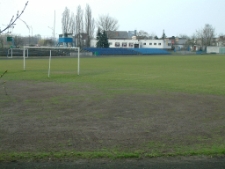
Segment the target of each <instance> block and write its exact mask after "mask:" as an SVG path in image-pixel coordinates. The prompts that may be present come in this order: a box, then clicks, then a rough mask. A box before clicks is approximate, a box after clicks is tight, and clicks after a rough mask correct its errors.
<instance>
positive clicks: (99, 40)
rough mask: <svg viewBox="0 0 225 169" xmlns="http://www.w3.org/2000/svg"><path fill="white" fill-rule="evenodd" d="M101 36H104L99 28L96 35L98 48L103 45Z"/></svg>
mask: <svg viewBox="0 0 225 169" xmlns="http://www.w3.org/2000/svg"><path fill="white" fill-rule="evenodd" d="M101 37H102V34H101V32H100V29H98V31H97V35H96V39H97V44H96V47H97V48H100V47H101Z"/></svg>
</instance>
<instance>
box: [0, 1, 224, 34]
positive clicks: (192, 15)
mask: <svg viewBox="0 0 225 169" xmlns="http://www.w3.org/2000/svg"><path fill="white" fill-rule="evenodd" d="M26 2H27V0H0V28H1V29H3V28H4V27H5V25H7V24H8V23H9V21H10V19H11V17H12V16H13V15H16V13H17V11H18V10H19V11H21V10H22V9H23V7H24V5H25V3H26ZM86 4H89V5H90V7H91V9H92V13H93V17H94V19H95V20H98V17H99V16H100V15H105V14H109V16H111V17H114V18H116V19H117V20H118V23H119V29H118V30H119V31H133V30H138V31H139V30H144V31H146V32H148V33H149V34H152V33H154V34H156V35H157V36H159V37H161V36H162V32H163V30H165V33H166V36H179V35H180V34H186V35H188V36H191V35H193V33H195V32H196V30H198V29H201V28H203V27H204V25H205V24H211V25H212V26H213V27H214V28H215V31H216V34H217V35H219V34H225V22H224V19H225V10H224V7H225V0H59V1H58V0H29V3H28V6H27V8H26V10H25V13H24V14H22V16H21V19H22V20H24V21H25V22H26V23H27V24H28V25H29V27H30V34H31V35H32V34H33V35H36V34H40V35H41V36H42V37H51V36H52V29H50V28H49V27H51V28H52V27H53V23H54V11H56V27H55V30H56V34H57V36H58V34H60V33H62V25H61V19H62V13H63V11H64V10H65V7H68V8H69V9H70V11H71V12H74V13H76V10H77V6H78V5H81V7H82V9H83V10H85V6H86ZM13 33H14V34H18V35H23V36H28V35H29V29H28V28H27V27H26V25H25V24H24V23H23V22H22V21H20V20H18V21H17V22H16V25H15V28H14V29H13Z"/></svg>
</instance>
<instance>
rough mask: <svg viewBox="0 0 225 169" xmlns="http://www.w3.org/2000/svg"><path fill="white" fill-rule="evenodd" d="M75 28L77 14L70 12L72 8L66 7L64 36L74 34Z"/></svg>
mask: <svg viewBox="0 0 225 169" xmlns="http://www.w3.org/2000/svg"><path fill="white" fill-rule="evenodd" d="M74 28H75V16H74V14H73V13H71V14H70V10H69V9H68V8H67V7H66V8H65V10H64V12H63V14H62V32H63V34H64V36H67V35H68V34H73V33H74Z"/></svg>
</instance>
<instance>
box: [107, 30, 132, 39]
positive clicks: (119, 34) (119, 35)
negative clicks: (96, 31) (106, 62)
mask: <svg viewBox="0 0 225 169" xmlns="http://www.w3.org/2000/svg"><path fill="white" fill-rule="evenodd" d="M106 34H107V37H108V39H129V36H128V33H127V32H126V31H106Z"/></svg>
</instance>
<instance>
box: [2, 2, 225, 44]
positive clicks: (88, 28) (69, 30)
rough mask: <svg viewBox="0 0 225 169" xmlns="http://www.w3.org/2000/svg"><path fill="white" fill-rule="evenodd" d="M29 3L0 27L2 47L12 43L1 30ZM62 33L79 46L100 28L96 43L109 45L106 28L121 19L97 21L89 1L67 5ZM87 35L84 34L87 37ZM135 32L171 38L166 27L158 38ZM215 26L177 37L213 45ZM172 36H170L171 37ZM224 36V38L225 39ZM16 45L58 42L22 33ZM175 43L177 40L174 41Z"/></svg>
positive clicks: (112, 26)
mask: <svg viewBox="0 0 225 169" xmlns="http://www.w3.org/2000/svg"><path fill="white" fill-rule="evenodd" d="M27 4H28V1H27V3H26V4H25V7H24V9H23V10H22V12H21V13H17V15H16V17H15V18H14V17H12V19H11V20H10V24H9V25H7V27H6V28H4V29H3V30H0V47H1V48H3V47H4V46H7V47H8V46H9V45H10V43H9V42H7V41H6V35H5V34H1V33H3V32H4V31H6V30H9V29H10V28H11V27H12V26H13V25H14V23H15V22H16V20H17V19H19V17H20V16H21V15H22V13H23V12H24V10H25V9H26V6H27ZM61 23H62V34H63V36H65V37H67V36H69V35H73V36H75V40H76V42H75V43H76V46H78V47H83V46H86V47H90V45H91V44H90V41H91V39H93V37H94V31H95V29H96V28H97V33H96V38H97V40H98V43H97V44H96V46H97V47H108V45H109V44H108V40H107V35H106V31H116V30H118V28H119V26H118V20H117V19H115V18H113V17H111V16H109V15H108V14H107V15H101V16H99V18H98V20H97V21H95V19H94V18H93V16H92V9H91V7H90V5H89V4H86V7H85V9H84V10H83V9H82V8H81V6H80V5H79V6H78V7H77V9H76V13H73V12H71V11H70V10H69V8H68V7H65V9H64V11H63V13H62V19H61ZM84 36H85V38H84ZM136 36H138V37H141V38H144V39H165V38H168V37H167V36H166V34H165V32H164V30H163V34H162V36H161V38H158V36H156V35H155V34H151V35H149V33H147V32H146V31H143V30H140V31H139V32H136ZM215 36H216V34H215V28H214V27H213V26H212V25H210V24H205V26H204V27H203V28H202V29H199V30H197V31H196V32H195V33H194V34H193V35H192V36H187V35H185V34H182V35H180V36H179V37H178V38H185V39H186V42H185V45H187V46H193V45H199V46H211V45H214V43H215V42H214V40H215ZM219 36H222V37H225V36H223V35H219ZM170 38H171V37H170ZM172 38H174V39H176V38H177V37H174V36H172ZM224 39H225V38H223V40H224ZM224 41H225V40H224ZM13 43H14V45H15V46H16V47H19V46H23V45H27V44H29V45H30V44H33V45H34V44H35V45H36V44H38V45H40V46H42V45H48V46H53V45H55V44H56V42H54V40H53V39H51V38H45V39H42V38H41V36H40V35H35V36H32V37H30V36H29V37H22V36H15V37H14V42H13ZM175 43H176V41H175Z"/></svg>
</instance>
